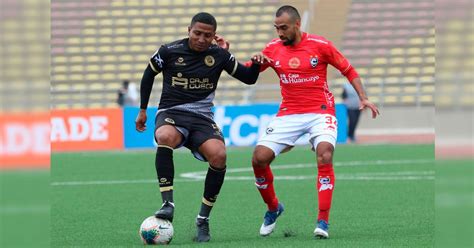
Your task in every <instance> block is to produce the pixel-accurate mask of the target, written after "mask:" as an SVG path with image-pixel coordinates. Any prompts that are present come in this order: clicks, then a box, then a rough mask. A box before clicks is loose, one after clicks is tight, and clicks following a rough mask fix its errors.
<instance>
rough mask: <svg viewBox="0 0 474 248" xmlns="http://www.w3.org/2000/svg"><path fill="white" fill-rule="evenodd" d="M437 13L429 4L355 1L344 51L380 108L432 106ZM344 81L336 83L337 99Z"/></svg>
mask: <svg viewBox="0 0 474 248" xmlns="http://www.w3.org/2000/svg"><path fill="white" fill-rule="evenodd" d="M433 8H434V7H433V4H432V1H425V0H421V1H410V0H408V1H407V0H404V1H398V2H394V1H383V0H370V1H368V0H353V1H352V4H351V7H350V10H349V12H348V17H347V24H346V30H345V32H344V36H343V41H342V46H341V50H342V51H343V53H344V54H345V55H346V56H347V57H348V58H349V60H350V61H351V63H352V64H353V65H354V66H355V67H356V68H357V69H358V71H359V74H361V76H362V78H363V79H364V84H365V86H366V90H367V93H368V95H369V96H370V98H371V99H372V100H373V101H374V102H376V103H377V104H379V106H384V105H388V106H397V105H400V106H406V105H407V106H432V105H434V99H433V94H434V84H435V79H434V78H435V76H434V73H435V37H434V35H435V30H434V18H433V17H434V13H433V11H434V9H433ZM344 81H345V79H344V78H341V77H339V78H338V79H336V80H335V81H334V82H333V83H334V84H333V86H332V89H333V92H334V93H335V95H336V97H340V92H341V91H342V84H343V83H344ZM339 100H340V98H339Z"/></svg>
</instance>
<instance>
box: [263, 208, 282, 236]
mask: <svg viewBox="0 0 474 248" xmlns="http://www.w3.org/2000/svg"><path fill="white" fill-rule="evenodd" d="M283 211H285V208H284V206H283V204H281V203H278V209H277V210H276V211H273V212H270V211H267V212H266V213H265V216H264V217H263V224H262V226H261V227H260V235H262V236H268V235H270V234H271V233H272V232H273V230H274V229H275V226H276V220H277V218H278V217H279V216H280V215H281V214H282V213H283Z"/></svg>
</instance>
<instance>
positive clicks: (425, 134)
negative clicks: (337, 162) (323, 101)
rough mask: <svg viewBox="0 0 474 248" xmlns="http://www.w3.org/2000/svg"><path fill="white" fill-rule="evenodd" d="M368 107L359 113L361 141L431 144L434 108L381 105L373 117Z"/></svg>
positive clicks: (357, 132)
mask: <svg viewBox="0 0 474 248" xmlns="http://www.w3.org/2000/svg"><path fill="white" fill-rule="evenodd" d="M371 115H372V114H371V112H370V110H365V111H364V112H363V113H362V114H361V118H360V120H359V125H358V128H357V130H356V136H357V139H358V140H359V141H360V142H361V143H374V142H377V143H380V142H382V143H383V142H390V143H391V142H397V143H398V142H401V143H433V142H434V133H435V128H434V127H435V108H434V107H384V108H381V109H380V116H378V117H377V118H376V119H372V116H371Z"/></svg>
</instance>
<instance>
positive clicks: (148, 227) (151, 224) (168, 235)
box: [138, 216, 174, 245]
mask: <svg viewBox="0 0 474 248" xmlns="http://www.w3.org/2000/svg"><path fill="white" fill-rule="evenodd" d="M138 233H139V234H140V238H141V239H142V241H143V243H144V244H146V245H166V244H169V243H170V242H171V240H172V239H173V234H174V229H173V225H172V224H171V222H169V221H168V220H163V219H159V218H156V217H155V216H150V217H148V218H146V219H145V220H144V221H143V223H142V225H141V226H140V230H139V231H138Z"/></svg>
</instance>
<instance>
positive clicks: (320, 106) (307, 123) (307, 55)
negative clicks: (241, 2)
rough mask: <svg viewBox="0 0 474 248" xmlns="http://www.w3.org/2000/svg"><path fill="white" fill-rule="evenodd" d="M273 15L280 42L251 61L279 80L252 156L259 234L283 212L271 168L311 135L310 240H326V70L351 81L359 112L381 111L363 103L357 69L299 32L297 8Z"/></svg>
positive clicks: (330, 107)
mask: <svg viewBox="0 0 474 248" xmlns="http://www.w3.org/2000/svg"><path fill="white" fill-rule="evenodd" d="M275 16H276V17H275V23H274V26H275V29H276V31H277V33H278V36H279V38H277V39H274V40H272V41H271V42H270V43H268V44H267V45H266V47H265V49H264V50H263V51H262V53H261V54H256V55H255V56H254V59H257V60H268V61H269V62H267V63H265V64H263V65H261V67H260V70H261V71H263V70H265V69H266V68H268V67H272V68H273V70H274V71H275V72H276V73H277V74H278V76H279V78H280V88H281V95H282V102H281V104H280V108H279V111H278V113H277V115H276V117H275V118H274V119H273V120H272V121H271V122H270V123H269V125H268V127H267V129H266V133H265V134H264V135H263V136H262V137H260V139H259V141H258V143H257V146H256V147H255V150H254V153H253V157H252V167H253V170H254V174H255V179H256V186H257V188H258V190H259V191H260V194H261V196H262V198H263V200H264V202H265V203H266V204H267V206H268V211H267V212H266V213H265V216H264V222H263V224H262V226H261V228H260V235H262V236H267V235H270V234H271V233H272V232H273V229H274V228H275V224H276V219H277V218H278V216H280V214H281V213H282V212H283V211H284V207H283V204H282V203H280V202H279V201H278V198H277V197H276V195H275V190H274V187H273V174H272V170H271V168H270V163H271V162H272V161H273V160H274V159H275V157H276V156H277V155H278V154H280V153H282V152H285V151H288V150H289V149H291V148H292V147H293V146H294V144H295V141H296V140H297V139H298V138H300V137H301V136H302V135H304V134H306V133H309V136H310V140H309V142H310V143H311V145H312V148H313V150H314V151H315V152H316V158H317V165H318V176H317V181H316V189H317V191H318V205H319V206H318V208H319V213H318V217H317V223H316V229H315V230H314V235H315V236H316V237H318V238H328V237H329V228H328V226H329V224H328V222H329V210H330V208H331V201H332V193H333V190H334V183H335V177H334V170H333V162H332V161H333V153H334V147H335V145H336V138H337V120H336V117H335V108H334V96H333V94H332V93H331V92H330V91H329V88H328V83H327V82H326V74H327V67H328V65H332V66H334V67H335V68H337V69H338V70H339V71H340V72H341V73H342V75H344V76H345V77H346V78H347V79H348V80H349V82H351V84H352V86H353V87H354V89H355V90H356V91H357V94H358V95H359V99H360V109H364V108H369V109H370V110H371V111H372V117H373V118H375V117H376V116H377V115H378V114H379V111H378V109H377V107H376V106H375V105H374V104H373V103H371V102H370V101H369V100H368V99H367V96H366V95H365V93H364V90H363V87H362V83H361V80H360V77H359V75H358V74H357V72H356V70H355V69H354V68H353V67H352V66H351V64H350V63H349V61H348V60H347V59H346V58H345V57H344V56H343V55H342V54H341V53H340V52H339V51H338V50H337V49H336V48H335V47H334V46H333V44H332V43H331V42H330V41H328V40H326V39H325V38H324V37H321V36H317V35H312V34H308V33H305V32H302V31H300V25H301V18H300V15H299V13H298V11H297V9H296V8H294V7H292V6H288V5H285V6H282V7H280V8H279V9H278V10H277V12H276V15H275Z"/></svg>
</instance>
